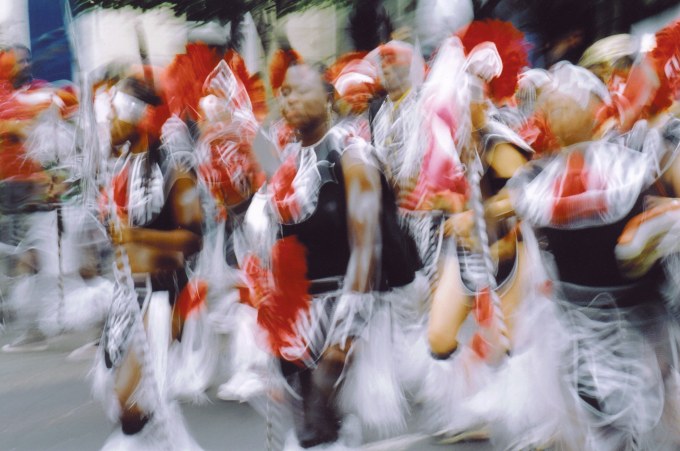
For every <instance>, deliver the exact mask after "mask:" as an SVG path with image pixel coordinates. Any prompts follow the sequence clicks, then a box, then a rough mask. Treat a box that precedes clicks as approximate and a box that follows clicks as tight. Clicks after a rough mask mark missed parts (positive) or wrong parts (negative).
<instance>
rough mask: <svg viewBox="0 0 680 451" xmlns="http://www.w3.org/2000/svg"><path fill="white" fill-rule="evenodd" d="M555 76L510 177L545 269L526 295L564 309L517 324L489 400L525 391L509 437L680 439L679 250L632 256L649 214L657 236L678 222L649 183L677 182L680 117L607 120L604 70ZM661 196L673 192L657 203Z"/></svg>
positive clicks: (622, 442)
mask: <svg viewBox="0 0 680 451" xmlns="http://www.w3.org/2000/svg"><path fill="white" fill-rule="evenodd" d="M673 45H674V46H675V48H676V49H677V43H675V44H673ZM666 61H667V59H666ZM548 77H549V80H548V81H547V82H544V83H543V84H542V86H541V88H540V91H539V94H538V96H537V104H536V111H535V118H537V117H540V120H539V119H537V120H536V121H535V123H537V124H542V125H541V130H542V131H541V133H542V134H546V135H547V134H549V135H550V137H549V139H545V140H543V141H541V142H542V143H544V145H543V146H542V148H540V149H537V150H540V151H542V152H543V153H542V155H541V158H539V159H536V160H534V161H532V162H531V163H530V164H529V165H528V166H527V167H526V168H524V169H522V170H521V171H519V172H518V174H516V175H515V177H513V179H512V180H511V181H510V183H509V187H510V190H511V197H512V200H513V204H514V207H515V210H516V211H517V212H518V214H519V215H520V216H521V217H522V219H523V220H524V223H525V224H526V225H527V227H526V228H525V229H524V230H523V235H524V236H525V240H527V239H528V241H527V243H528V244H527V246H528V247H530V255H531V257H532V258H531V259H526V260H525V262H524V263H526V264H529V265H531V268H532V270H531V272H532V273H533V274H534V275H539V274H542V276H541V277H539V278H538V280H535V282H533V283H532V284H531V285H530V286H531V289H530V290H529V292H528V302H529V303H531V304H532V306H533V308H535V309H537V311H538V310H543V311H545V310H546V309H548V310H549V309H552V310H553V311H554V313H553V315H555V314H556V315H557V318H558V319H559V322H556V321H553V320H550V315H547V316H546V315H543V316H541V315H532V314H531V313H529V310H525V311H524V314H525V315H527V316H526V317H525V318H526V319H528V318H533V319H532V320H529V321H528V322H527V323H526V324H524V325H523V326H518V327H522V329H523V332H524V334H525V339H526V341H525V343H524V346H522V347H520V348H519V349H518V350H517V351H518V352H517V353H516V354H513V358H512V359H511V362H514V363H511V364H510V365H509V366H508V367H507V369H506V371H504V373H503V374H504V376H503V377H501V378H500V379H499V381H498V385H497V388H496V389H490V390H489V392H490V393H491V395H490V394H489V393H486V394H485V395H484V396H480V398H479V399H478V400H477V402H478V404H477V407H479V408H481V406H482V404H486V405H491V404H489V403H494V402H495V401H494V400H497V399H507V398H502V397H503V396H504V395H501V392H503V393H509V392H512V393H514V394H515V396H513V399H514V401H508V402H507V404H506V405H505V407H501V408H500V409H498V410H499V411H500V413H499V415H498V416H496V417H494V418H495V419H496V420H497V421H496V422H495V423H494V437H495V438H496V440H497V441H498V444H499V446H501V447H503V448H512V449H517V448H525V447H531V446H545V445H546V444H549V443H550V444H554V445H556V446H561V447H564V448H565V449H588V450H618V449H674V448H676V447H677V446H678V443H679V442H678V436H677V428H676V425H675V423H676V421H677V417H676V416H675V413H674V412H677V408H678V385H677V380H678V372H677V370H678V369H677V368H676V367H675V362H677V352H676V349H677V338H676V337H677V332H678V331H677V328H678V324H677V322H676V320H675V319H674V318H673V317H672V315H669V312H672V311H673V309H672V306H674V305H677V293H678V291H677V279H676V278H675V276H674V275H673V271H674V270H675V269H671V268H675V267H674V266H673V265H671V266H669V262H672V261H673V260H672V259H671V260H665V261H664V262H663V263H662V264H651V265H649V264H646V265H644V266H639V265H636V263H635V262H636V260H635V258H634V257H633V256H634V255H635V254H636V253H635V250H634V249H635V248H636V246H639V245H640V244H641V243H649V241H650V240H651V236H650V235H648V234H649V232H650V227H651V230H654V236H655V237H656V238H655V239H654V240H652V241H654V242H657V243H658V240H659V239H661V238H662V237H663V236H664V234H665V233H667V231H668V228H666V229H665V230H664V228H663V227H662V228H661V229H659V228H658V226H659V224H658V221H656V220H658V219H659V217H661V218H664V219H665V223H666V224H667V225H668V222H669V221H671V224H672V222H673V218H677V215H674V214H673V213H672V210H668V209H667V208H666V209H665V210H664V212H663V213H670V215H668V214H666V215H664V214H659V212H658V211H657V212H656V213H652V211H653V210H650V211H649V212H643V210H644V209H645V208H646V205H648V204H649V202H650V199H652V198H650V196H654V198H656V199H658V197H659V196H661V198H663V197H665V196H677V191H676V189H677V186H678V185H677V184H676V180H677V177H678V173H677V171H676V169H677V167H678V166H677V164H676V163H675V162H676V161H677V155H678V150H679V149H678V120H677V118H673V117H669V115H668V114H667V113H665V112H664V110H656V113H655V115H654V116H653V117H652V116H648V118H649V119H648V121H638V122H636V124H635V126H634V127H633V129H632V130H630V131H627V129H626V128H625V126H619V128H618V129H617V132H616V133H612V131H611V130H609V133H606V132H607V127H606V126H603V124H607V121H603V120H602V117H601V115H600V114H599V113H600V112H601V111H603V110H606V106H607V105H608V104H610V103H611V99H610V96H609V93H608V92H607V89H606V87H605V86H604V85H603V84H602V82H601V81H600V80H599V79H597V78H596V77H595V76H594V75H593V74H591V73H589V72H587V71H586V70H584V69H582V68H577V67H574V66H572V65H570V64H568V63H560V64H558V65H556V66H555V67H554V68H552V69H551V70H550V72H549V73H548ZM629 81H630V80H629ZM666 95H668V94H666ZM603 135H604V136H603ZM660 161H661V162H665V164H661V165H659V164H658V163H659V162H660ZM659 203H661V204H664V203H666V207H667V206H668V205H672V203H670V204H669V203H667V202H663V201H659V200H657V201H655V203H654V204H651V205H659ZM650 220H651V221H650ZM647 221H649V222H647ZM645 223H646V224H645ZM534 234H535V237H537V238H538V241H536V238H534ZM645 237H646V238H645ZM633 238H634V239H633ZM529 243H530V244H531V246H529ZM538 243H541V247H540V248H538V247H537V244H538ZM643 247H644V244H643ZM655 254H656V255H658V253H656V252H655ZM654 263H656V260H654ZM543 268H545V269H543ZM546 297H548V298H549V299H550V300H552V301H553V302H554V303H555V304H548V303H546ZM488 396H491V397H488ZM520 418H521V420H520Z"/></svg>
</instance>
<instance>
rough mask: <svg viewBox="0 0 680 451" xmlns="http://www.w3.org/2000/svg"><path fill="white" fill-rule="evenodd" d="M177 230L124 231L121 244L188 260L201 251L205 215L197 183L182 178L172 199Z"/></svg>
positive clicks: (171, 191) (134, 229) (171, 195)
mask: <svg viewBox="0 0 680 451" xmlns="http://www.w3.org/2000/svg"><path fill="white" fill-rule="evenodd" d="M167 202H170V207H171V215H172V220H173V222H174V224H173V226H174V227H175V230H168V231H166V230H154V229H147V228H142V227H122V228H121V230H120V233H119V235H118V238H117V240H116V241H117V242H118V244H125V245H128V244H130V245H134V246H135V247H136V248H137V250H139V248H145V247H146V248H150V249H149V250H153V251H154V252H156V253H157V254H159V255H163V254H166V253H167V254H168V255H176V254H177V253H181V254H182V256H183V257H184V258H187V257H190V256H191V255H193V254H195V253H196V252H198V251H199V250H200V248H201V221H202V213H201V206H200V203H199V198H198V190H197V187H196V182H195V180H193V179H192V178H189V177H182V178H179V179H178V180H177V181H176V182H175V184H174V185H173V187H172V189H171V190H170V194H169V196H168V199H167Z"/></svg>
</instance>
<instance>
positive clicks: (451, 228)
mask: <svg viewBox="0 0 680 451" xmlns="http://www.w3.org/2000/svg"><path fill="white" fill-rule="evenodd" d="M444 236H446V237H453V238H455V239H456V241H457V243H458V244H460V245H461V246H463V247H466V248H468V249H476V248H477V247H478V242H477V237H476V236H475V216H474V213H473V211H472V210H467V211H464V212H462V213H458V214H456V215H453V216H451V217H449V218H448V219H447V220H446V222H445V223H444Z"/></svg>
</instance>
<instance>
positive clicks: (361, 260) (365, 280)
mask: <svg viewBox="0 0 680 451" xmlns="http://www.w3.org/2000/svg"><path fill="white" fill-rule="evenodd" d="M356 150H357V149H350V150H348V151H346V152H345V153H344V155H343V159H342V163H343V173H344V177H345V193H346V198H347V222H348V231H349V239H350V252H351V255H350V261H349V265H348V269H347V276H346V281H345V282H346V287H348V289H349V290H350V291H355V292H360V293H366V292H369V291H370V290H371V289H372V288H373V282H374V280H373V279H374V278H375V276H376V275H377V274H376V269H377V267H378V265H379V262H380V249H381V240H380V214H381V213H380V211H381V202H380V199H381V195H380V194H381V186H380V173H379V172H378V169H377V168H376V167H375V166H373V165H371V164H367V163H366V162H365V161H364V160H363V159H362V158H361V157H360V156H358V155H357V154H356V152H355V151H356Z"/></svg>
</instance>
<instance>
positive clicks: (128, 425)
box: [120, 407, 151, 435]
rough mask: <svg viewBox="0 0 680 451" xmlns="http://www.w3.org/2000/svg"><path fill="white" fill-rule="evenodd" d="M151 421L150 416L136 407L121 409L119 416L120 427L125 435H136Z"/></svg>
mask: <svg viewBox="0 0 680 451" xmlns="http://www.w3.org/2000/svg"><path fill="white" fill-rule="evenodd" d="M150 419H151V415H150V414H147V413H145V412H142V411H141V410H140V409H138V408H136V407H128V408H125V409H123V411H122V413H121V415H120V425H121V429H122V430H123V434H125V435H133V434H137V433H138V432H139V431H141V430H142V429H144V426H146V424H147V423H148V422H149V420H150Z"/></svg>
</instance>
